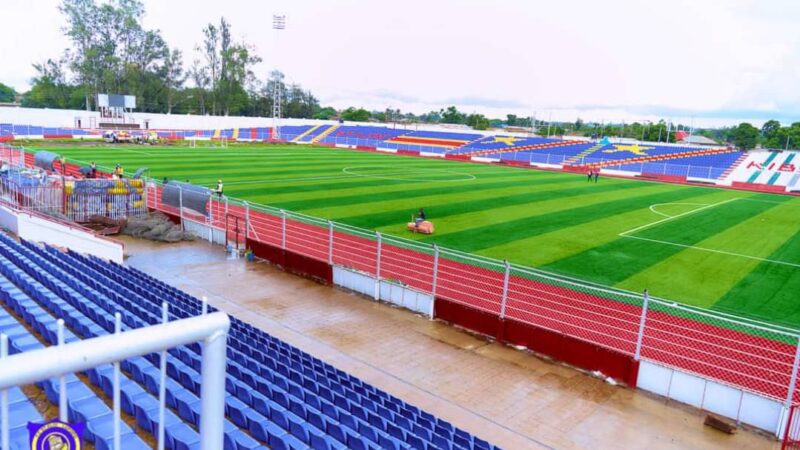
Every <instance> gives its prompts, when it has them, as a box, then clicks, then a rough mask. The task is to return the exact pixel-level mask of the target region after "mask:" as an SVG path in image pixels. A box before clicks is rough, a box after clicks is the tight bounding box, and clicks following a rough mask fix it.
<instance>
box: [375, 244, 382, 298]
mask: <svg viewBox="0 0 800 450" xmlns="http://www.w3.org/2000/svg"><path fill="white" fill-rule="evenodd" d="M375 235H376V236H377V237H378V251H377V258H376V261H375V300H378V299H380V298H381V247H382V245H381V241H382V238H381V234H380V233H379V232H377V231H376V232H375Z"/></svg>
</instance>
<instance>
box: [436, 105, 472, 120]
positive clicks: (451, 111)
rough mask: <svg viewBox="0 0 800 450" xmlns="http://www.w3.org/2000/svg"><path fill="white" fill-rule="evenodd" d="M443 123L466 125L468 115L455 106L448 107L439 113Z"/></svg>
mask: <svg viewBox="0 0 800 450" xmlns="http://www.w3.org/2000/svg"><path fill="white" fill-rule="evenodd" d="M439 114H440V115H441V117H442V120H441V122H442V123H466V115H464V113H462V112H460V111H459V110H458V109H457V108H456V107H455V106H448V107H447V109H443V110H441V111H439Z"/></svg>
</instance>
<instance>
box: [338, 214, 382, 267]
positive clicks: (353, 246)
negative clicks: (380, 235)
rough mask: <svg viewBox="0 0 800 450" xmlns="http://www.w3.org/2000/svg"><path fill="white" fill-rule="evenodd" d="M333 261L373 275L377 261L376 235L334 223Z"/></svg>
mask: <svg viewBox="0 0 800 450" xmlns="http://www.w3.org/2000/svg"><path fill="white" fill-rule="evenodd" d="M333 263H334V264H339V265H341V266H345V267H351V268H353V269H356V270H360V271H362V272H366V273H368V274H370V275H375V274H376V273H377V270H376V268H377V263H378V241H377V236H376V235H375V234H374V233H369V232H365V231H360V230H357V229H352V228H350V227H346V226H341V225H338V224H337V225H335V226H334V231H333Z"/></svg>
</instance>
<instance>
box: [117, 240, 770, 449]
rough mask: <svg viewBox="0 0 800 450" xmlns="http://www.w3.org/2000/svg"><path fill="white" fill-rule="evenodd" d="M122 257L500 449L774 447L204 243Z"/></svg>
mask: <svg viewBox="0 0 800 450" xmlns="http://www.w3.org/2000/svg"><path fill="white" fill-rule="evenodd" d="M124 240H125V244H126V252H127V254H129V255H130V257H129V258H128V260H127V262H126V263H127V264H128V265H131V266H133V267H136V268H138V269H140V270H143V271H145V272H147V273H149V274H151V275H153V276H155V277H157V278H159V279H161V280H164V281H165V282H167V283H170V284H172V285H174V286H177V287H178V288H180V289H183V290H184V291H186V292H188V293H190V294H192V295H195V296H197V297H201V296H203V295H205V296H207V297H208V300H209V303H210V304H212V305H214V306H216V307H217V308H219V309H221V310H223V311H226V312H228V313H229V314H232V315H235V316H236V317H238V318H240V319H242V320H244V321H245V322H248V323H251V324H253V325H255V326H258V327H259V328H261V329H263V330H264V331H266V332H267V333H270V334H271V335H273V336H276V337H278V338H280V339H283V340H284V341H286V342H288V343H290V344H292V345H294V346H296V347H299V348H301V349H303V350H304V351H307V352H309V353H311V354H313V355H314V356H316V357H318V358H320V359H322V360H324V361H326V362H328V363H331V364H333V365H334V366H336V367H338V368H340V369H342V370H345V371H347V372H350V373H352V374H354V375H356V376H358V377H359V378H361V379H363V380H365V381H367V382H369V383H372V384H374V385H375V386H378V387H380V388H381V389H384V390H385V391H387V392H389V393H391V394H393V395H395V396H397V397H400V398H402V399H403V400H405V401H407V402H409V403H412V404H415V405H417V406H419V407H421V408H423V409H426V410H427V411H429V412H431V413H433V414H435V415H437V416H440V417H443V418H444V419H446V420H448V421H450V422H452V423H453V424H455V425H457V426H459V427H461V428H464V429H465V430H467V431H469V432H471V433H473V434H475V435H477V436H479V437H481V438H482V439H486V440H489V441H490V442H492V443H494V444H496V445H499V446H501V447H503V448H504V449H526V448H530V449H537V448H558V449H571V448H586V449H589V448H591V449H619V448H635V449H678V448H691V449H716V448H720V449H721V448H748V449H779V448H780V443H779V442H778V441H776V440H774V439H771V438H770V437H765V436H763V435H761V434H758V433H755V432H752V431H746V430H739V432H738V433H737V434H735V435H733V436H729V435H726V434H723V433H721V432H718V431H715V430H713V429H710V428H708V427H706V426H704V425H703V419H704V417H705V415H704V414H703V413H701V412H700V411H698V410H695V409H693V408H690V407H686V406H683V405H681V404H678V403H675V402H672V401H669V400H665V399H663V398H658V397H654V396H651V395H648V394H645V393H642V392H639V391H634V390H631V389H628V388H624V387H618V386H612V385H610V384H608V383H606V382H605V381H603V380H600V379H597V378H594V377H592V376H590V375H587V374H584V373H581V372H579V371H577V370H574V369H572V368H569V367H565V366H562V365H560V364H556V363H552V362H549V361H546V360H543V359H540V358H537V357H535V356H533V355H530V354H528V353H525V352H521V351H518V350H515V349H512V348H509V347H506V346H504V345H499V344H496V343H493V342H487V341H486V340H484V339H482V338H476V337H474V336H472V335H470V334H468V333H466V332H463V331H461V330H458V329H455V328H453V327H451V326H449V325H446V324H443V323H439V322H435V321H430V320H428V319H426V318H425V317H422V316H418V315H415V314H414V313H411V312H408V311H405V310H401V309H397V308H393V307H390V306H387V305H385V304H380V303H376V302H374V301H371V300H369V299H367V298H365V297H361V296H358V295H354V294H351V293H348V292H345V291H343V290H340V289H338V288H332V287H328V286H322V285H320V284H317V283H315V282H312V281H309V280H305V279H303V278H300V277H297V276H294V275H290V274H287V273H284V272H282V271H280V270H278V269H276V268H274V267H271V266H269V265H268V264H266V263H261V262H256V263H245V262H244V261H243V260H228V259H226V255H225V254H224V252H223V251H222V249H221V247H218V246H211V245H208V244H206V243H200V242H195V243H180V244H156V243H151V242H146V241H141V240H134V239H129V238H124Z"/></svg>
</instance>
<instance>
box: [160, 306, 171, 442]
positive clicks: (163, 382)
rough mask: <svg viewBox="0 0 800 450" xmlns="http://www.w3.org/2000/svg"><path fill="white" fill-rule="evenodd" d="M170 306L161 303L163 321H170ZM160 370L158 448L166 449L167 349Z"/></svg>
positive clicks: (162, 355)
mask: <svg viewBox="0 0 800 450" xmlns="http://www.w3.org/2000/svg"><path fill="white" fill-rule="evenodd" d="M168 308H169V306H168V305H167V302H164V303H162V304H161V323H167V322H168V321H169V309H168ZM159 362H160V367H159V369H160V372H161V376H160V378H159V383H158V437H157V440H158V450H164V445H165V443H164V418H165V410H166V408H167V403H166V402H167V351H166V350H162V351H161V361H159Z"/></svg>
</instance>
